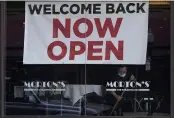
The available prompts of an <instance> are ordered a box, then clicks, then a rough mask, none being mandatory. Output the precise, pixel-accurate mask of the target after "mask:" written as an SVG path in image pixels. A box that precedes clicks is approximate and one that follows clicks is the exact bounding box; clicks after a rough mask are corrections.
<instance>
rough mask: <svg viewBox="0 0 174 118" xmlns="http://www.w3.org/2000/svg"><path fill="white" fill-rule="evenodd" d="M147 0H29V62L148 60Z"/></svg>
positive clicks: (26, 53)
mask: <svg viewBox="0 0 174 118" xmlns="http://www.w3.org/2000/svg"><path fill="white" fill-rule="evenodd" d="M148 5H149V4H148V2H73V3H72V2H26V6H25V41H24V57H23V62H24V64H145V62H146V50H147V36H148V9H149V8H148V7H149V6H148Z"/></svg>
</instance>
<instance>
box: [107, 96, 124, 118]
mask: <svg viewBox="0 0 174 118" xmlns="http://www.w3.org/2000/svg"><path fill="white" fill-rule="evenodd" d="M105 100H106V101H107V104H109V105H111V106H112V107H113V108H114V106H115V104H116V103H117V100H116V98H115V97H114V96H113V95H110V94H107V95H106V96H105ZM123 106H124V99H122V100H121V101H120V102H119V103H118V104H117V106H116V107H115V109H114V111H116V112H117V115H122V108H123ZM112 115H114V112H113V114H112Z"/></svg>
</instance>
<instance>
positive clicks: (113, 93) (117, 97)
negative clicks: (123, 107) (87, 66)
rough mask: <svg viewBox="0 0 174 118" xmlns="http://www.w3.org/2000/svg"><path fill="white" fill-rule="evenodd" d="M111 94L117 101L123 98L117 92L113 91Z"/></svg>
mask: <svg viewBox="0 0 174 118" xmlns="http://www.w3.org/2000/svg"><path fill="white" fill-rule="evenodd" d="M111 94H112V95H113V96H114V97H115V98H116V99H117V101H120V100H121V97H120V96H119V95H117V94H116V92H114V91H111Z"/></svg>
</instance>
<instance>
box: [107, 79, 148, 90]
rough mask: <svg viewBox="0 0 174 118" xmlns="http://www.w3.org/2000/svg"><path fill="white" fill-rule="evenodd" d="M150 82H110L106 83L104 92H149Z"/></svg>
mask: <svg viewBox="0 0 174 118" xmlns="http://www.w3.org/2000/svg"><path fill="white" fill-rule="evenodd" d="M149 87H150V81H141V82H137V81H112V82H107V83H106V91H150V88H149Z"/></svg>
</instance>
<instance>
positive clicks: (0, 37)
mask: <svg viewBox="0 0 174 118" xmlns="http://www.w3.org/2000/svg"><path fill="white" fill-rule="evenodd" d="M0 27H1V28H0V29H1V30H0V116H1V117H4V118H15V117H16V118H31V117H32V118H38V117H39V118H49V117H50V118H54V117H55V118H57V117H59V116H4V108H5V106H4V100H5V98H4V95H5V57H6V56H5V54H6V49H5V44H6V43H5V42H6V33H7V32H6V29H7V28H6V2H5V1H0ZM173 32H174V2H171V69H170V70H171V77H170V96H171V106H170V116H167V117H165V118H169V117H170V118H174V91H172V90H174V79H173V78H174V33H173ZM60 117H62V116H60ZM64 117H65V118H66V117H67V118H68V117H69V116H64ZM71 117H72V118H79V116H76V117H75V116H71ZM86 117H90V118H91V117H94V118H96V116H86ZM102 117H103V118H105V117H106V116H101V118H102ZM114 117H115V116H114ZM145 117H147V116H142V117H141V116H134V117H133V116H132V117H131V116H130V117H124V118H145ZM155 117H156V116H155ZM107 118H112V117H109V116H108V117H107ZM117 118H123V117H117ZM148 118H154V117H153V116H152V117H148ZM158 118H160V117H158ZM161 118H164V116H161Z"/></svg>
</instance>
